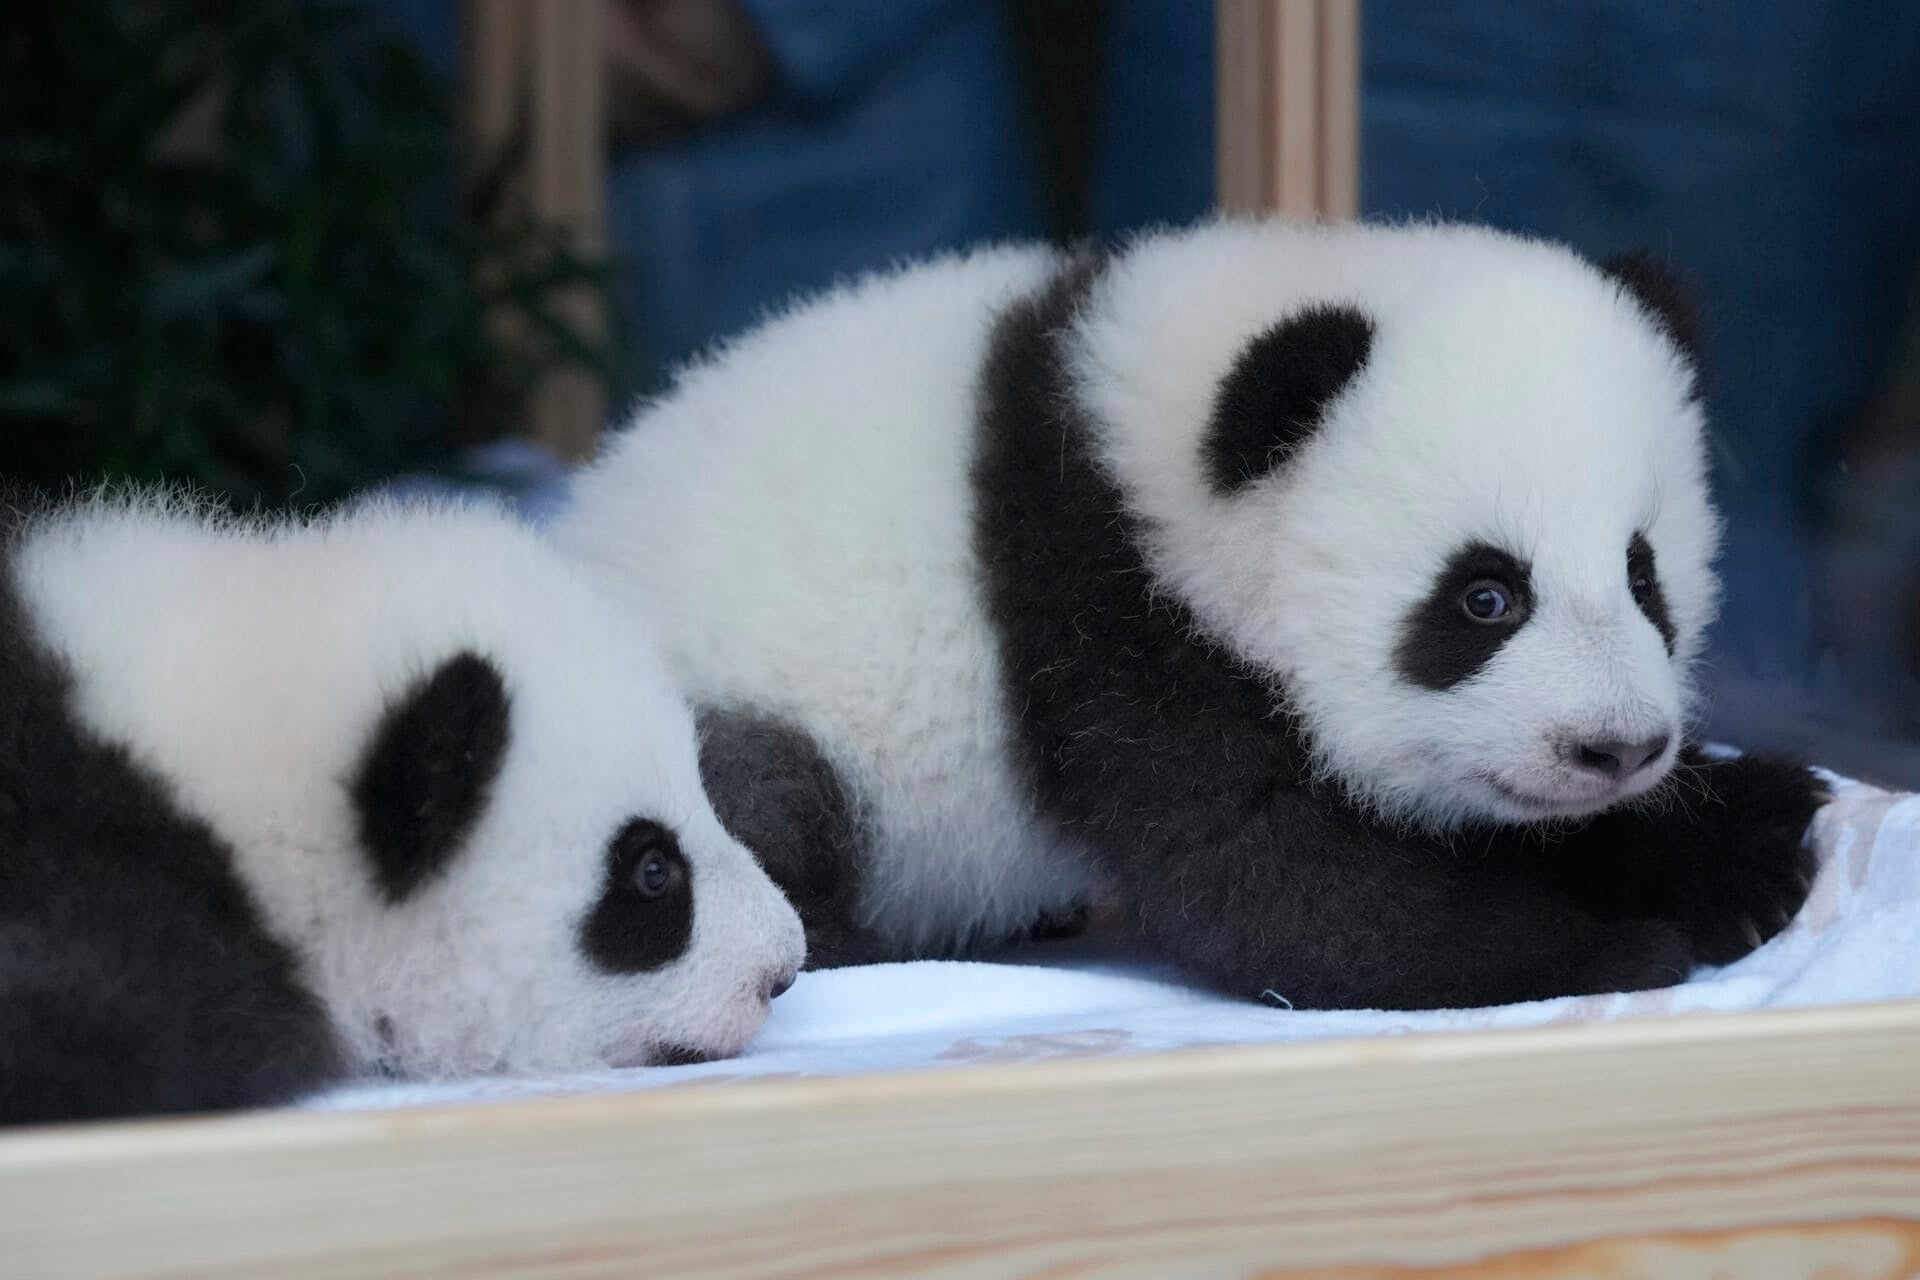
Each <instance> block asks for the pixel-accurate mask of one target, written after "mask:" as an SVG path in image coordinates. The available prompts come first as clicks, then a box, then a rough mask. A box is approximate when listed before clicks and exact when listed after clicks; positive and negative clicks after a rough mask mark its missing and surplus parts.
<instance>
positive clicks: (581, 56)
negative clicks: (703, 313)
mask: <svg viewBox="0 0 1920 1280" xmlns="http://www.w3.org/2000/svg"><path fill="white" fill-rule="evenodd" d="M463 12H464V51H463V59H464V63H465V68H466V70H465V88H464V92H465V97H466V101H465V106H464V111H463V117H464V119H465V121H466V130H467V146H468V154H469V157H470V161H469V164H470V167H471V168H473V169H474V170H475V171H478V167H479V166H481V165H484V164H486V163H488V162H489V161H490V160H492V159H493V158H495V157H497V156H498V155H499V153H500V151H501V149H502V148H503V147H505V146H506V145H508V143H509V142H511V141H512V140H513V139H514V138H515V137H516V136H518V135H521V134H523V135H524V139H525V147H526V151H525V164H526V167H525V172H524V173H523V174H522V175H521V177H522V182H521V184H520V186H519V188H518V190H517V191H516V192H515V195H516V198H517V201H518V205H519V209H518V212H521V213H525V214H529V215H531V216H532V217H534V218H536V219H537V220H538V221H540V222H541V223H542V224H544V225H547V226H550V227H554V228H557V229H559V230H561V231H563V232H565V233H566V234H567V235H569V236H570V237H571V239H572V241H573V244H574V245H575V247H576V248H578V249H579V250H581V251H582V252H586V253H597V252H599V251H600V250H601V249H603V248H604V246H605V244H606V153H607V132H606V130H607V123H606V118H607V113H606V62H605V42H606V31H605V24H606V21H607V13H606V0H548V2H543V3H539V4H530V3H527V0H465V8H464V11H463ZM555 310H556V312H558V313H559V315H560V316H561V317H562V318H564V319H565V320H567V321H568V322H569V323H570V324H571V325H573V326H574V328H575V330H576V332H579V333H580V334H581V335H583V336H584V337H586V338H588V339H589V340H598V339H599V338H601V337H602V336H603V335H604V333H605V326H606V317H605V316H604V314H603V313H602V311H601V307H600V304H599V301H598V299H597V297H596V296H595V295H594V293H593V292H592V291H591V290H586V289H580V290H574V291H572V292H569V293H567V294H566V295H565V296H563V297H561V298H559V299H557V300H556V303H555ZM500 336H501V339H502V340H503V341H506V342H509V343H517V342H524V341H528V340H529V338H528V335H526V333H525V332H524V331H523V330H522V329H520V328H517V327H514V326H511V325H509V326H507V327H504V328H503V329H502V330H501V331H500ZM605 413H606V403H605V395H604V392H603V390H602V388H601V386H600V383H599V380H598V379H597V378H595V377H593V376H592V375H591V374H589V373H586V372H584V371H580V370H574V369H560V370H556V371H554V372H552V373H550V374H548V375H547V376H546V377H545V378H544V379H542V381H541V384H540V385H539V386H538V387H537V388H535V390H534V393H533V396H532V398H531V402H530V403H529V405H528V406H527V417H528V429H529V431H530V433H531V434H532V435H533V437H534V438H535V439H537V440H539V441H540V442H541V443H543V444H545V445H546V446H547V447H548V448H549V449H551V450H553V451H554V452H555V453H557V454H558V455H560V456H561V457H563V458H580V457H585V456H587V455H588V454H590V453H592V451H593V447H594V443H595V441H596V439H597V438H598V434H599V430H600V425H601V422H602V420H603V418H604V416H605Z"/></svg>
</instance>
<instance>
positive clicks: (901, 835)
mask: <svg viewBox="0 0 1920 1280" xmlns="http://www.w3.org/2000/svg"><path fill="white" fill-rule="evenodd" d="M1698 362H1699V350H1698V343H1697V340H1696V334H1695V329H1694V326H1693V324H1692V322H1691V319H1690V317H1689V315H1688V313H1687V312H1686V310H1685V308H1684V306H1683V305H1682V300H1681V296H1680V292H1679V290H1677V289H1676V288H1675V286H1674V282H1673V281H1672V280H1671V279H1670V278H1669V277H1668V276H1667V275H1666V274H1665V273H1664V272H1663V271H1661V270H1660V269H1658V268H1657V267H1656V266H1655V265H1654V264H1652V263H1650V262H1648V261H1647V260H1645V259H1639V258H1633V259H1626V260H1622V261H1618V262H1614V263H1610V264H1606V265H1604V266H1601V265H1596V264H1593V263H1589V262H1587V261H1584V260H1582V259H1581V258H1579V257H1578V256H1576V255H1575V254H1573V253H1570V252H1568V251H1567V250H1565V249H1563V248H1559V247H1556V246H1553V245H1548V244H1544V243H1539V242H1533V241H1527V240H1522V239H1518V238H1515V237H1512V236H1507V235H1501V234H1497V233H1493V232H1489V231H1485V230H1479V229H1473V228H1466V227H1449V226H1402V227H1378V226H1349V227H1332V228H1317V227H1304V226H1296V225H1288V224H1285V223H1230V222H1223V223H1212V224H1208V225H1204V226H1201V227H1198V228H1195V229H1192V230H1187V231H1177V232H1167V233H1164V234H1158V235H1154V236H1149V237H1146V238H1144V239H1142V240H1139V241H1137V242H1135V243H1133V244H1131V245H1129V246H1127V247H1126V248H1124V249H1123V250H1121V251H1119V252H1116V253H1114V254H1111V255H1107V256H1091V257H1068V256H1063V255H1061V254H1059V253H1056V252H1054V251H1051V250H1047V249H1040V248H1032V249H1007V250H996V251H991V252H985V253H981V254H977V255H974V256H971V257H967V258H961V259H949V260H945V261H940V262H935V263H931V264H927V265H923V266H920V267H917V268H913V269H910V270H907V271H904V272H900V273H896V274H893V275H889V276H884V277H880V278H876V279H872V280H868V281H865V282H863V283H860V284H858V285H856V286H853V287H850V288H846V289H842V290H840V291H837V292H835V293H832V294H830V295H828V296H826V297H824V298H822V299H819V300H817V301H814V302H812V303H811V304H805V305H802V306H800V307H798V308H796V309H795V310H793V311H792V312H790V313H789V314H787V315H785V316H782V317H779V318H776V319H775V320H773V321H771V322H770V323H768V324H767V325H765V326H764V327H762V328H760V329H759V330H757V331H755V332H752V333H749V334H748V335H746V336H745V337H743V338H741V339H739V340H737V341H736V342H734V343H733V344H731V345H730V346H728V347H726V348H725V349H723V350H721V351H720V352H718V353H717V354H716V355H715V356H714V357H713V358H711V359H710V360H708V361H706V362H704V363H701V364H699V365H696V366H695V367H693V368H692V369H690V370H688V371H687V372H686V373H685V374H684V376H683V377H682V378H681V380H680V382H679V385H678V386H677V387H676V388H675V389H674V390H673V391H672V392H670V393H669V394H668V395H666V396H665V397H664V398H662V399H661V400H660V401H658V402H657V403H656V404H654V405H653V406H651V407H650V408H649V409H648V410H646V411H645V412H643V413H642V414H641V415H640V417H639V418H638V419H637V420H636V421H635V422H634V423H633V424H632V426H631V428H630V429H629V430H628V432H627V433H626V434H625V435H624V436H623V437H621V438H620V439H618V440H617V441H616V442H615V443H614V444H613V445H612V446H611V448H610V449H609V451H608V453H607V455H606V456H605V457H604V458H603V459H602V460H601V462H600V463H599V464H598V465H597V467H596V468H595V469H594V470H592V471H590V472H589V473H588V474H587V475H586V476H585V477H584V478H583V479H582V481H581V483H580V485H579V488H578V491H577V495H576V501H575V505H574V509H573V511H572V513H571V514H570V515H569V516H568V517H567V518H566V520H565V522H564V524H563V527H562V530H561V536H562V538H563V540H564V541H566V542H568V543H569V544H570V545H571V546H572V548H573V549H574V550H575V551H576V552H577V553H579V554H581V555H583V556H584V557H586V558H587V559H589V560H590V561H591V562H593V563H595V564H597V565H598V566H599V567H600V569H601V570H602V572H603V575H604V576H605V577H606V579H607V580H608V581H610V582H612V583H614V584H616V585H617V586H619V587H621V588H624V589H626V590H629V591H631V592H633V593H635V594H637V595H639V596H641V597H643V598H645V599H646V600H648V602H649V605H650V607H652V608H655V609H657V611H658V614H659V617H660V619H661V621H662V623H663V632H664V639H665V642H666V645H667V647H668V651H669V655H670V657H671V658H672V660H673V661H674V662H675V663H676V665H677V666H678V669H679V671H680V673H681V674H682V676H683V677H684V678H685V679H687V680H688V681H689V682H690V684H691V686H692V688H693V691H694V694H695V696H696V698H697V699H698V700H700V701H702V702H704V703H705V704H706V705H707V707H708V708H709V712H708V720H707V737H706V746H707V748H708V751H709V758H708V764H709V778H710V781H711V784H712V787H713V789H714V791H715V794H716V806H717V807H718V808H719V809H720V811H721V814H722V816H723V818H725V819H726V821H727V822H728V824H729V826H730V827H731V828H732V829H733V830H734V831H735V833H736V834H738V835H740V836H741V838H742V839H743V840H745V841H746V842H747V843H748V844H749V845H750V846H751V847H753V848H755V849H756V851H758V852H760V853H761V855H762V856H763V858H764V859H765V861H766V862H767V864H768V866H769V867H770V868H772V869H774V870H775V873H776V879H779V880H781V882H782V883H783V884H784V885H785V886H786V887H787V888H788V890H789V892H790V893H792V894H793V895H794V897H795V899H796V901H797V902H799V904H800V906H801V908H802V912H803V915H806V916H807V919H808V925H809V930H810V934H811V936H812V938H813V941H814V945H815V953H816V955H817V956H819V957H822V958H826V957H832V956H834V955H835V954H836V953H837V954H838V955H839V956H840V957H841V958H846V959H853V958H859V957H861V956H873V955H912V954H926V953H939V952H946V951H952V950H956V949H962V948H966V947H968V946H970V945H973V944H976V943H979V942H983V941H992V940H995V939H998V938H1003V937H1006V936H1008V935H1010V934H1013V933H1015V932H1016V931H1019V930H1021V929H1023V928H1026V927H1028V926H1030V925H1031V924H1032V923H1033V922H1034V921H1036V920H1038V919H1041V918H1043V917H1045V916H1047V915H1049V914H1052V913H1058V912H1063V911H1068V910H1071V909H1072V908H1073V907H1074V905H1075V904H1076V903H1079V902H1083V901H1085V900H1086V899H1088V898H1089V897H1099V898H1104V899H1109V900H1117V902H1118V903H1119V904H1120V905H1121V906H1122V907H1123V908H1124V910H1125V913H1126V915H1127V917H1128V918H1129V919H1130V920H1131V921H1132V923H1133V925H1134V926H1135V927H1136V928H1137V930H1138V931H1139V933H1140V934H1141V935H1143V936H1144V938H1145V939H1147V940H1148V941H1150V942H1151V943H1152V944H1154V945H1155V946H1157V947H1159V948H1161V949H1162V950H1163V951H1165V952H1166V953H1167V954H1169V955H1171V956H1172V957H1174V958H1176V959H1178V960H1179V961H1182V962H1184V963H1185V964H1186V965H1187V966H1188V967H1189V968H1190V969H1192V970H1193V971H1195V972H1196V973H1197V974H1199V975H1200V976H1202V977H1204V978H1207V979H1209V980H1211V981H1212V982H1214V983H1216V984H1218V985H1220V986H1223V987H1225V988H1227V989H1228V990H1231V991H1236V992H1241V993H1244V994H1246V995H1248V996H1260V995H1263V994H1265V995H1268V996H1270V997H1271V998H1277V999H1283V1000H1286V1001H1289V1002H1291V1003H1293V1004H1295V1005H1300V1006H1322V1007H1325V1006H1387V1007H1401V1008H1417V1007H1430V1006H1460V1005H1482V1004H1495V1003H1504V1002H1511V1001H1518V1000H1525V999H1532V998H1539V997H1547V996H1556V995H1563V994H1569V993H1578V992H1597V991H1614V990H1622V989H1632V988H1643V987H1652V986H1661V985H1667V984H1671V983H1674V982H1678V981H1680V980H1681V979H1683V978H1684V977H1685V976H1686V975H1687V972H1688V970H1689V969H1690V967H1691V966H1692V965H1694V964H1695V963H1699V962H1708V963H1723V962H1726V961H1728V960H1731V959H1734V958H1736V957H1738V956H1739V955H1742V954H1744V953H1745V952H1746V951H1748V950H1750V949H1751V948H1752V947H1753V946H1755V945H1757V944H1758V943H1759V942H1760V941H1761V940H1762V939H1764V938H1766V937H1768V936H1771V935H1772V934H1773V933H1774V932H1775V931H1777V930H1778V929H1780V928H1781V927H1782V926H1783V925H1784V924H1785V923H1786V921H1787V920H1788V919H1789V918H1790V917H1791V915H1792V914H1793V913H1794V912H1795V911H1796V910H1797V909H1798V907H1799V905H1800V903H1801V901H1802V899H1803V898H1804V897H1805V895H1806V893H1807V889H1808V879H1809V876H1810V875H1811V871H1812V865H1811V860H1810V857H1809V855H1808V854H1807V853H1806V852H1805V850H1804V849H1803V847H1802V839H1803V836H1804V833H1805V830H1806V827H1807V824H1808V822H1809V820H1810V819H1811V817H1812V815H1813V813H1814V811H1815V810H1816V808H1817V807H1818V806H1819V805H1820V803H1821V802H1822V799H1823V794H1824V793H1823V791H1822V788H1821V785H1820V783H1819V782H1818V781H1817V780H1816V779H1815V778H1814V777H1813V776H1812V775H1811V774H1809V773H1808V772H1807V771H1805V770H1803V769H1799V768H1796V767H1793V766H1790V765H1785V764H1780V763H1775V762H1770V761H1767V760H1762V759H1754V758H1746V759H1741V760H1736V761H1732V762H1710V761H1708V760H1706V759H1704V758H1702V757H1701V756H1700V754H1699V753H1697V752H1696V751H1694V750H1692V749H1691V748H1690V747H1688V746H1687V745H1686V736H1687V733H1688V731H1689V727H1690V724H1691V721H1692V716H1693V712H1694V702H1695V699H1694V693H1693V681H1692V668H1693V664H1694V661H1695V659H1696V657H1697V655H1698V654H1699V652H1700V649H1701V645H1702V637H1703V635H1704V632H1705V628H1706V626H1707V624H1708V622H1709V621H1710V619H1711V617H1712V615H1713V612H1714V605H1715V596H1716V585H1715V579H1714V575H1713V571H1712V567H1711V562H1712V559H1713V556H1714V552H1715V547H1716V542H1717V538H1718V524H1717V520H1716V517H1715V514H1714V512H1713V509H1712V506H1711V504H1710V501H1709V497H1708V492H1707V476H1706V457H1705V454H1706V450H1705V443H1704V438H1703V431H1704V423H1703V420H1702V408H1701V401H1700V396H1699V389H1698Z"/></svg>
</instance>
